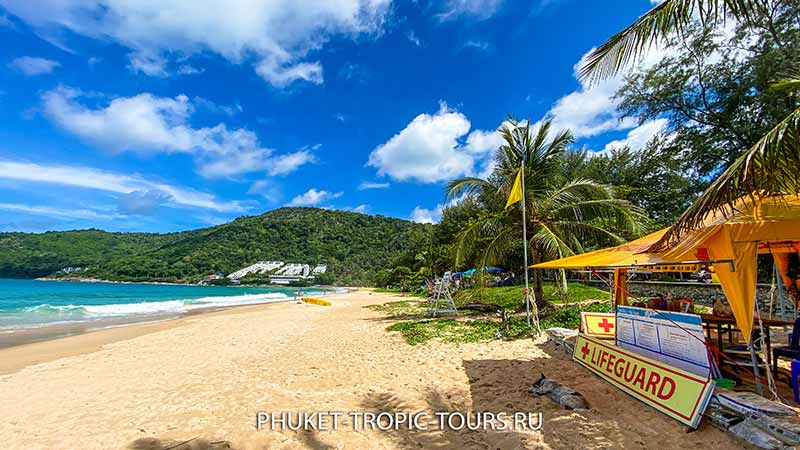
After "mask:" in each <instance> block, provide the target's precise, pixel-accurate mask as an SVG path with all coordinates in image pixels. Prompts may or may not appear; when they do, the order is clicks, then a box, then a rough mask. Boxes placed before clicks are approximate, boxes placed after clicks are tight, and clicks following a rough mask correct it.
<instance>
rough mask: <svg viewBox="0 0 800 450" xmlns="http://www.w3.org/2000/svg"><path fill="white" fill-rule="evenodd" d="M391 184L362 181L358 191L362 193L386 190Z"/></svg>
mask: <svg viewBox="0 0 800 450" xmlns="http://www.w3.org/2000/svg"><path fill="white" fill-rule="evenodd" d="M389 186H391V184H389V183H374V182H371V181H362V182H361V184H359V185H358V190H359V191H364V190H367V189H387V188H388V187H389Z"/></svg>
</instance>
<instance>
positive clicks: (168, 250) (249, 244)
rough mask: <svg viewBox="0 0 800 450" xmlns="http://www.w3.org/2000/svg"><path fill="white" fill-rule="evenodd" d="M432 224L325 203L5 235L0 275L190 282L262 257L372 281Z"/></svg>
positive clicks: (343, 280)
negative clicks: (218, 220) (173, 228)
mask: <svg viewBox="0 0 800 450" xmlns="http://www.w3.org/2000/svg"><path fill="white" fill-rule="evenodd" d="M425 227H427V226H426V225H419V224H414V223H412V222H408V221H405V220H400V219H393V218H387V217H382V216H369V215H365V214H359V213H350V212H343V211H328V210H323V209H317V208H281V209H276V210H273V211H270V212H267V213H265V214H262V215H260V216H254V217H240V218H238V219H236V220H234V221H233V222H230V223H227V224H224V225H219V226H216V227H211V228H204V229H199V230H194V231H187V232H182V233H169V234H153V233H108V232H104V231H100V230H80V231H65V232H47V233H41V234H31V233H0V277H5V278H10V277H14V278H33V277H41V276H47V275H51V274H53V273H54V272H56V271H58V270H60V269H62V268H64V267H68V266H80V267H85V268H86V270H83V271H81V272H77V273H76V274H78V275H79V276H81V277H97V278H102V279H107V280H117V281H190V280H193V279H196V278H199V277H202V276H205V275H208V274H211V273H216V272H222V273H225V274H227V273H231V272H233V271H235V270H238V269H240V268H242V267H245V266H248V265H250V264H252V263H254V262H256V261H259V260H280V261H286V262H298V263H308V264H317V263H320V264H328V268H329V272H330V276H329V277H326V278H332V279H333V280H335V281H336V282H337V283H339V284H366V283H368V282H369V281H371V279H372V275H373V274H374V273H375V272H376V271H378V270H380V269H383V268H387V267H389V266H390V265H391V263H392V260H393V259H395V258H397V257H398V256H399V255H401V254H404V253H406V252H408V251H409V248H408V247H409V245H411V244H410V243H411V242H412V241H413V239H410V234H411V233H415V232H419V230H422V229H424V228H425Z"/></svg>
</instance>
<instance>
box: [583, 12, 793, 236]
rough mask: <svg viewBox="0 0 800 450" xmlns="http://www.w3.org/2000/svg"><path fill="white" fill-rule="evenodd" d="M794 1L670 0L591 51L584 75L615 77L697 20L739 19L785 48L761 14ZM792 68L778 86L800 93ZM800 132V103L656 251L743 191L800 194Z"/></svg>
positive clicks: (726, 173)
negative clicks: (798, 174)
mask: <svg viewBox="0 0 800 450" xmlns="http://www.w3.org/2000/svg"><path fill="white" fill-rule="evenodd" d="M791 3H792V2H785V1H782V0H666V1H664V2H662V3H661V4H659V5H658V6H655V7H654V8H652V9H651V10H650V11H648V12H647V13H646V14H644V15H643V16H642V17H640V18H639V19H638V20H637V21H636V22H634V23H633V24H632V25H630V26H629V27H627V28H625V29H624V30H622V31H620V32H619V33H617V34H615V35H614V36H612V37H611V38H609V39H608V41H606V42H605V43H604V44H603V45H601V46H600V47H597V48H596V49H594V50H593V51H592V52H590V54H589V55H588V56H587V58H586V62H585V64H584V65H583V67H581V70H580V74H581V76H582V77H583V78H586V79H590V80H598V79H603V78H608V77H611V76H614V75H615V74H617V73H618V72H619V71H620V70H621V69H622V68H623V67H625V66H627V65H629V64H631V63H632V62H634V61H636V60H638V59H639V58H640V57H641V56H642V55H643V54H644V53H646V52H647V51H648V49H649V48H650V47H651V46H652V45H653V44H655V43H657V42H659V41H664V40H665V39H666V38H667V37H668V36H670V35H671V34H674V33H678V34H680V33H682V32H683V31H684V30H685V29H686V28H687V27H689V26H690V25H691V24H692V23H693V22H694V21H695V20H699V21H700V22H701V23H702V24H703V25H704V26H718V25H720V24H721V23H723V21H724V20H726V19H734V20H737V21H738V22H739V23H742V24H744V25H745V26H747V27H750V28H756V27H760V28H763V29H766V30H767V32H768V33H769V34H770V35H771V36H772V39H773V40H774V41H775V44H776V45H777V46H778V47H783V43H782V42H781V40H780V38H779V36H778V35H777V33H775V30H774V28H772V27H771V26H770V24H769V23H768V22H769V21H767V23H766V24H762V23H760V22H759V20H758V19H757V17H758V16H762V17H764V16H767V17H768V16H769V15H770V14H771V13H774V12H775V11H776V10H778V9H780V8H791V7H792V5H791ZM786 72H787V73H788V76H787V79H786V80H784V81H781V82H778V83H776V84H775V85H774V86H773V88H774V89H781V90H784V91H785V92H787V95H795V94H794V93H796V92H798V90H800V72H798V70H797V68H796V67H794V68H787V70H786ZM795 103H796V104H797V102H796V100H795ZM798 134H800V107H798V108H796V109H795V110H794V111H793V112H791V113H790V114H789V115H788V116H787V117H786V118H785V119H783V120H782V121H781V122H779V123H778V124H777V125H775V127H774V128H772V130H770V131H769V132H768V133H767V134H766V135H764V136H763V137H762V138H761V139H760V140H759V141H758V142H756V144H755V145H753V146H752V147H751V148H749V149H747V150H746V151H745V152H744V153H743V154H742V155H741V156H740V157H739V158H738V159H737V160H736V161H734V162H733V164H731V165H730V166H729V167H728V168H727V169H726V170H725V171H724V172H723V173H722V174H721V175H720V176H719V178H717V179H716V180H715V181H714V182H713V183H712V184H711V185H710V186H709V187H708V188H707V189H706V190H705V191H704V192H703V194H702V195H701V196H700V197H699V198H698V199H697V200H696V201H695V203H694V204H693V205H692V206H691V207H690V208H689V209H687V210H686V212H684V214H683V215H681V217H680V218H679V219H678V221H677V222H676V223H675V225H673V226H672V227H671V228H670V230H669V231H668V232H667V233H666V234H665V235H664V237H663V238H662V239H661V240H660V241H659V242H658V243H656V244H655V245H654V246H653V247H652V249H651V250H660V249H663V248H666V247H669V246H670V245H671V244H672V243H674V242H676V241H677V240H679V239H680V238H681V236H682V235H683V234H685V233H686V232H688V231H689V230H692V229H694V228H696V227H697V226H698V224H699V223H700V222H701V221H702V219H703V218H704V217H705V216H706V215H708V214H709V213H712V212H716V211H719V212H722V213H723V214H727V213H728V212H729V211H730V210H731V209H732V208H733V202H734V201H735V200H736V199H737V198H739V197H740V196H742V195H753V196H763V197H767V196H774V195H780V194H787V193H789V194H798V193H800V182H798V177H797V173H798V169H800V140H799V139H798Z"/></svg>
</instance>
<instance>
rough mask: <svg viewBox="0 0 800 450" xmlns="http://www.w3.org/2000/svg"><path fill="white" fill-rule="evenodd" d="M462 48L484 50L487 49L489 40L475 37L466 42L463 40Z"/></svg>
mask: <svg viewBox="0 0 800 450" xmlns="http://www.w3.org/2000/svg"><path fill="white" fill-rule="evenodd" d="M461 48H462V49H464V48H473V49H476V50H481V51H486V50H489V42H487V41H483V40H477V39H470V40H469V41H467V42H464V45H463V46H461Z"/></svg>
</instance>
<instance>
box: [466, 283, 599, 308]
mask: <svg viewBox="0 0 800 450" xmlns="http://www.w3.org/2000/svg"><path fill="white" fill-rule="evenodd" d="M524 290H525V288H524V287H522V286H508V287H492V288H483V289H481V288H472V289H465V290H463V291H459V292H456V294H455V295H454V296H453V299H454V300H455V301H456V306H460V305H466V304H467V303H492V304H495V305H498V306H500V307H501V308H503V309H512V310H514V309H517V307H519V306H520V305H522V304H523V303H522V300H523V291H524ZM543 290H544V297H545V299H546V300H548V301H549V302H551V303H578V302H585V301H589V300H602V301H607V300H608V292H607V291H604V290H602V289H597V288H596V287H593V286H587V285H585V284H581V283H569V284H568V287H567V296H566V298H564V299H562V298H561V297H560V296H559V295H558V293H557V292H556V288H555V286H553V285H552V284H551V283H548V284H545V285H544V286H543Z"/></svg>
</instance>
